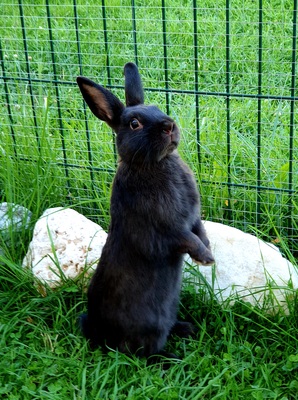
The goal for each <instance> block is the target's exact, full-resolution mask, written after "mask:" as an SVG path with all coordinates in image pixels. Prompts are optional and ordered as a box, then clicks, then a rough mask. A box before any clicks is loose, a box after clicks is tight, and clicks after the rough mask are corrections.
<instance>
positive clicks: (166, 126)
mask: <svg viewBox="0 0 298 400" xmlns="http://www.w3.org/2000/svg"><path fill="white" fill-rule="evenodd" d="M173 125H174V124H173V122H171V121H165V122H164V123H163V127H162V130H163V132H164V133H166V134H167V135H171V134H172V131H173Z"/></svg>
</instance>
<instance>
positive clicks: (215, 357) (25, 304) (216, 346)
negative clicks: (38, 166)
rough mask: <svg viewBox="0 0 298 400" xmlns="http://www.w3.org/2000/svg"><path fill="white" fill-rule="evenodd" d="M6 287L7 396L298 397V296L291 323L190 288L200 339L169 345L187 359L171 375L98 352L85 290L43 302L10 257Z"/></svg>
mask: <svg viewBox="0 0 298 400" xmlns="http://www.w3.org/2000/svg"><path fill="white" fill-rule="evenodd" d="M0 285H1V291H0V310H1V311H0V321H1V325H0V330H1V335H0V337H1V339H0V340H1V346H0V370H1V382H2V385H1V388H0V398H3V399H4V398H5V399H24V400H25V399H30V400H31V399H92V400H94V399H126V398H128V399H199V398H206V399H265V398H270V399H293V400H294V399H295V398H296V394H297V389H298V380H297V370H298V354H297V344H298V339H297V330H298V325H297V316H298V299H297V296H296V297H294V298H293V299H292V300H291V306H290V311H291V313H290V315H288V316H287V315H284V314H283V313H282V312H280V313H277V314H276V315H275V316H268V315H266V314H264V313H263V312H262V310H261V309H258V308H252V307H251V306H250V305H249V304H245V303H242V302H241V301H239V302H236V304H235V305H234V306H232V307H231V306H228V304H224V305H223V306H219V305H218V304H217V302H216V300H215V299H214V298H213V296H212V292H210V291H209V289H210V288H208V286H207V285H205V286H201V287H200V291H199V293H196V292H195V290H194V287H193V286H191V285H190V284H188V285H185V287H184V290H183V292H182V298H181V310H180V316H181V318H183V319H187V320H190V321H192V322H193V323H194V324H195V326H196V327H197V328H198V333H197V336H196V338H195V339H184V340H182V339H179V338H177V337H174V338H172V339H170V340H169V343H168V345H167V348H168V349H169V350H170V351H173V352H176V353H178V354H180V356H182V357H183V360H181V361H173V362H172V366H171V368H170V369H169V370H167V371H163V369H162V366H161V365H155V366H150V367H148V366H146V362H145V360H143V359H137V358H135V357H134V356H132V357H128V356H126V355H123V354H120V353H118V352H115V351H110V352H108V354H103V353H102V351H101V350H100V349H98V350H96V351H94V352H91V351H90V349H89V348H88V345H87V343H86V341H85V339H84V338H83V337H82V335H81V334H80V332H79V329H78V324H77V318H78V315H79V314H80V313H81V312H82V310H84V308H85V300H86V299H85V293H84V291H83V290H82V287H81V286H80V285H79V284H76V283H72V282H68V283H67V284H65V285H64V286H63V287H62V288H60V289H57V290H56V291H55V292H53V291H49V292H48V295H47V296H46V297H43V296H41V295H40V293H39V292H38V291H37V290H36V289H35V286H34V280H33V278H32V277H31V275H30V273H29V272H28V271H26V270H22V269H21V268H20V267H19V266H18V265H16V264H15V263H14V262H13V261H12V260H9V259H4V258H3V257H2V258H1V265H0ZM210 296H211V297H210Z"/></svg>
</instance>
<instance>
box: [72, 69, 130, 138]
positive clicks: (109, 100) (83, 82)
mask: <svg viewBox="0 0 298 400" xmlns="http://www.w3.org/2000/svg"><path fill="white" fill-rule="evenodd" d="M77 84H78V85H79V88H80V90H81V93H82V95H83V97H84V99H85V101H86V103H87V104H88V106H89V108H90V110H91V111H92V112H93V114H94V115H95V116H96V117H97V118H99V119H101V120H102V121H105V122H106V123H107V124H108V125H109V126H110V127H111V128H112V129H113V130H114V131H115V132H117V130H118V128H119V126H120V119H121V114H122V112H123V110H124V108H125V107H124V104H123V103H121V101H120V100H119V99H118V98H117V97H116V96H114V95H113V93H111V92H110V91H109V90H107V89H105V88H104V87H102V86H100V85H97V83H95V82H93V81H91V80H90V79H88V78H85V77H83V76H78V77H77Z"/></svg>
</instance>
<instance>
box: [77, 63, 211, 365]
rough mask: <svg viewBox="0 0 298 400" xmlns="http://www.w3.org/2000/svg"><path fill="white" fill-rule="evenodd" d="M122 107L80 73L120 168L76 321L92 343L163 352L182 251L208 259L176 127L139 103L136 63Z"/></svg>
mask: <svg viewBox="0 0 298 400" xmlns="http://www.w3.org/2000/svg"><path fill="white" fill-rule="evenodd" d="M124 75H125V98H126V106H124V104H123V103H122V102H121V101H120V100H119V99H118V98H117V97H116V96H114V95H113V94H112V93H111V92H110V91H109V90H107V89H105V88H104V87H102V86H100V85H98V84H96V83H94V82H93V81H91V80H89V79H87V78H85V77H78V78H77V83H78V85H79V88H80V90H81V93H82V95H83V97H84V99H85V101H86V102H87V104H88V106H89V108H90V109H91V111H92V112H93V113H94V114H95V116H96V117H98V118H99V119H101V120H103V121H105V122H106V123H107V124H108V125H109V126H110V127H111V128H112V129H113V130H114V131H115V133H116V135H117V136H116V144H117V150H118V154H119V165H118V169H117V172H116V175H115V178H114V181H113V187H112V194H111V206H110V214H111V223H110V227H109V232H108V237H107V241H106V244H105V246H104V248H103V251H102V255H101V258H100V261H99V263H98V266H97V268H96V271H95V273H94V275H93V277H92V279H91V282H90V285H89V288H88V304H87V308H88V312H87V314H85V315H83V316H82V319H81V325H82V330H83V333H84V334H85V336H86V337H87V338H88V339H89V340H90V342H91V344H92V346H93V347H95V346H98V345H100V346H105V345H106V346H108V347H111V348H114V349H118V350H120V351H121V352H124V353H135V354H137V355H139V356H145V357H149V356H151V355H167V356H169V357H170V356H171V355H170V354H169V353H166V352H164V350H163V348H164V346H165V343H166V340H167V337H168V336H169V334H170V333H177V334H179V335H181V336H183V335H189V334H190V333H192V326H191V324H188V323H183V322H180V321H177V309H178V303H179V294H180V286H181V274H182V261H183V254H184V253H188V254H189V255H190V256H191V257H192V258H193V259H194V260H195V261H196V262H198V263H200V264H204V265H211V264H213V262H214V260H213V257H212V254H211V252H210V249H209V241H208V239H207V237H206V233H205V230H204V227H203V225H202V222H201V219H200V200H199V194H198V191H197V188H196V182H195V180H194V177H193V174H192V173H191V171H190V169H189V168H188V167H187V166H186V164H185V163H184V162H183V161H182V160H181V158H180V157H179V155H178V152H177V150H176V149H177V146H178V143H179V138H180V132H179V129H178V127H177V125H176V124H175V122H174V121H173V119H172V118H170V117H169V116H167V115H166V114H164V113H163V112H162V111H161V110H160V109H159V108H158V107H156V106H152V105H144V92H143V87H142V82H141V78H140V75H139V72H138V69H137V66H136V65H135V64H133V63H127V64H126V65H125V67H124Z"/></svg>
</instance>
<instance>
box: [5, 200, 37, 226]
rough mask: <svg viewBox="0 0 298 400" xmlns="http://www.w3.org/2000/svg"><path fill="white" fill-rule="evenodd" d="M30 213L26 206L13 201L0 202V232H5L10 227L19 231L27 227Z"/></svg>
mask: <svg viewBox="0 0 298 400" xmlns="http://www.w3.org/2000/svg"><path fill="white" fill-rule="evenodd" d="M31 216H32V213H31V211H29V210H28V209H27V208H25V207H23V206H20V205H18V204H14V203H1V204H0V232H1V233H6V232H7V231H9V229H10V228H12V229H13V230H14V231H19V230H20V229H22V228H27V227H28V224H29V222H30V219H31Z"/></svg>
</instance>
